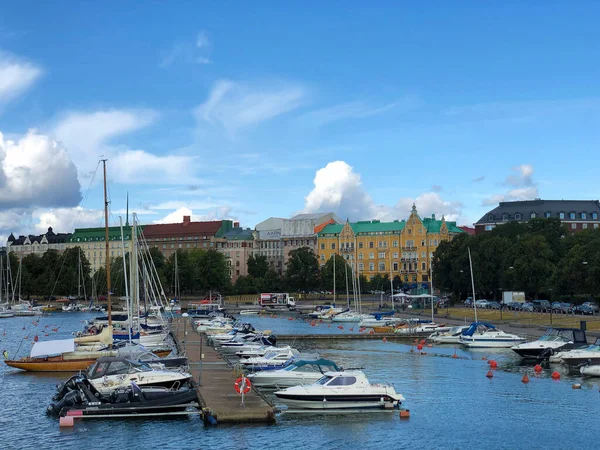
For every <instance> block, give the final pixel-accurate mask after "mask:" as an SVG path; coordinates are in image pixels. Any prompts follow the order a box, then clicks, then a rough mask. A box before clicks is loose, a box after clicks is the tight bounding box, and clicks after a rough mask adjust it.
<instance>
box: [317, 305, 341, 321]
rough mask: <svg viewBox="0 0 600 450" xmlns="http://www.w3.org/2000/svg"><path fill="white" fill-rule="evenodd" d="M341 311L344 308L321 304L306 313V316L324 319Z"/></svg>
mask: <svg viewBox="0 0 600 450" xmlns="http://www.w3.org/2000/svg"><path fill="white" fill-rule="evenodd" d="M342 312H344V310H343V309H342V308H338V307H335V306H330V305H323V306H319V307H317V309H315V310H314V311H313V312H311V313H308V317H309V318H311V319H322V320H326V319H330V318H331V317H333V316H335V315H336V314H340V313H342Z"/></svg>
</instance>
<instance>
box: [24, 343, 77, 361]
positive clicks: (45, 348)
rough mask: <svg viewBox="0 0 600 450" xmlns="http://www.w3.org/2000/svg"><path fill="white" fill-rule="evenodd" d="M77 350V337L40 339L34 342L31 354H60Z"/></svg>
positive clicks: (36, 355) (38, 355)
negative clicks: (54, 339)
mask: <svg viewBox="0 0 600 450" xmlns="http://www.w3.org/2000/svg"><path fill="white" fill-rule="evenodd" d="M74 351H75V339H60V340H56V341H39V342H35V343H34V344H33V347H32V348H31V353H30V354H29V356H31V357H32V358H38V357H41V356H58V355H61V354H63V353H68V352H74Z"/></svg>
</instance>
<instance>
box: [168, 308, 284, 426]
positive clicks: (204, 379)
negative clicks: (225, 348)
mask: <svg viewBox="0 0 600 450" xmlns="http://www.w3.org/2000/svg"><path fill="white" fill-rule="evenodd" d="M171 329H172V333H173V337H174V338H175V342H176V344H177V348H178V350H179V353H180V354H181V355H186V356H187V358H188V360H189V363H190V373H191V374H192V376H193V378H194V384H195V386H196V390H197V391H198V397H199V400H200V404H201V406H202V409H203V417H204V421H205V422H206V423H214V421H216V423H271V422H275V412H274V410H273V408H272V407H271V406H270V405H269V404H268V403H267V402H266V401H265V400H264V399H263V398H262V397H261V396H260V395H259V394H257V393H256V392H255V391H254V390H251V391H250V392H248V394H246V395H244V406H243V407H241V406H240V404H241V396H240V395H239V394H238V393H237V392H236V391H235V389H234V383H235V380H236V378H237V376H236V375H235V373H234V371H233V368H232V367H230V366H229V364H228V363H227V361H225V360H224V359H223V358H222V357H221V356H220V355H219V353H217V351H216V350H215V349H214V348H212V347H210V346H209V345H207V342H206V337H205V336H204V334H199V333H198V332H197V331H196V330H195V329H194V328H193V326H192V324H191V321H190V320H189V318H185V317H177V318H174V319H173V323H172V328H171ZM201 353H202V355H203V358H202V359H200V355H201ZM200 361H201V364H200Z"/></svg>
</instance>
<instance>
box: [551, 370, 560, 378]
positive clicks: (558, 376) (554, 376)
mask: <svg viewBox="0 0 600 450" xmlns="http://www.w3.org/2000/svg"><path fill="white" fill-rule="evenodd" d="M552 379H553V380H560V373H558V372H556V371H554V372H552Z"/></svg>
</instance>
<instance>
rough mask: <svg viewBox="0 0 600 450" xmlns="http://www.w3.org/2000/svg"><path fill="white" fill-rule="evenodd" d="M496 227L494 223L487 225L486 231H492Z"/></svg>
mask: <svg viewBox="0 0 600 450" xmlns="http://www.w3.org/2000/svg"><path fill="white" fill-rule="evenodd" d="M493 229H494V225H486V226H485V231H492V230H493Z"/></svg>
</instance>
